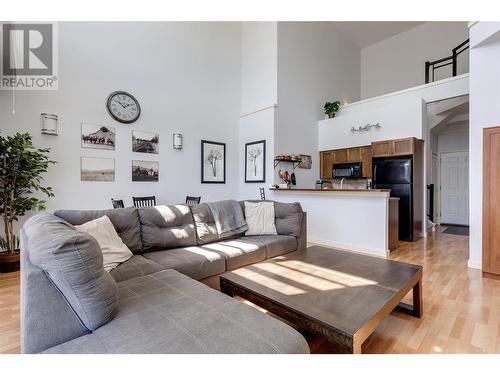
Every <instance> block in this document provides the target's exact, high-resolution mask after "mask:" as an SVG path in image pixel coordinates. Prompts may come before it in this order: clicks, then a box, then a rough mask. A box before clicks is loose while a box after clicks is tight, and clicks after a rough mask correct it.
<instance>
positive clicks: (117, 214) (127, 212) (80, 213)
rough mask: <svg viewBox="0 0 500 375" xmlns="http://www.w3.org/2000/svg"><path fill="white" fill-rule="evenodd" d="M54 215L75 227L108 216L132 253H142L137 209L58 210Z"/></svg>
mask: <svg viewBox="0 0 500 375" xmlns="http://www.w3.org/2000/svg"><path fill="white" fill-rule="evenodd" d="M54 215H56V216H58V217H60V218H63V219H64V220H66V221H68V222H69V223H71V224H73V225H81V224H83V223H86V222H88V221H91V220H94V219H97V218H100V217H102V216H104V215H106V216H107V217H109V219H110V220H111V222H112V223H113V226H114V227H115V229H116V232H117V233H118V235H119V236H120V238H121V239H122V241H123V242H124V243H125V245H127V247H128V248H129V249H130V251H132V252H133V253H134V254H138V253H140V252H141V251H142V242H141V226H140V224H139V216H138V214H137V209H135V208H133V207H129V208H117V209H113V210H58V211H55V212H54Z"/></svg>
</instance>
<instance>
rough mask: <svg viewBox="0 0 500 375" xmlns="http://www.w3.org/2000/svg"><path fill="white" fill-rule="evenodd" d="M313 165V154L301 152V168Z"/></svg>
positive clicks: (308, 167) (309, 167)
mask: <svg viewBox="0 0 500 375" xmlns="http://www.w3.org/2000/svg"><path fill="white" fill-rule="evenodd" d="M311 165H312V158H311V155H303V154H300V163H299V168H302V169H311Z"/></svg>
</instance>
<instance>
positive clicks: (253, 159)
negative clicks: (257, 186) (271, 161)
mask: <svg viewBox="0 0 500 375" xmlns="http://www.w3.org/2000/svg"><path fill="white" fill-rule="evenodd" d="M245 182H266V141H257V142H250V143H246V144H245Z"/></svg>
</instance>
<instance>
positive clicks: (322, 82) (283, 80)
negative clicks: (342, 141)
mask: <svg viewBox="0 0 500 375" xmlns="http://www.w3.org/2000/svg"><path fill="white" fill-rule="evenodd" d="M359 61H360V50H359V48H358V47H357V46H356V45H354V43H352V42H351V41H350V40H349V39H347V38H346V37H345V36H344V35H343V34H342V33H341V32H340V31H339V30H338V29H337V28H336V27H335V26H334V25H333V24H331V23H328V22H279V23H278V108H277V109H276V124H275V153H276V154H277V155H278V154H281V153H285V154H308V155H311V156H312V168H311V169H300V168H297V169H295V174H296V178H297V186H298V187H314V182H315V180H316V179H317V178H318V177H319V160H318V159H319V156H318V147H317V143H318V131H317V126H315V124H316V123H317V122H318V120H320V119H322V118H324V112H323V105H324V104H325V101H327V100H330V101H331V100H337V99H339V100H342V101H347V102H352V101H355V100H358V99H359V84H360V81H359V69H360V65H359ZM283 167H284V165H280V166H279V167H278V168H277V169H280V168H283ZM288 170H289V171H291V168H288ZM278 180H279V179H276V181H278Z"/></svg>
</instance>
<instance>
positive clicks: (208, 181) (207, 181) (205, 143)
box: [201, 139, 226, 184]
mask: <svg viewBox="0 0 500 375" xmlns="http://www.w3.org/2000/svg"><path fill="white" fill-rule="evenodd" d="M209 145H212V146H216V147H217V146H219V147H222V161H223V162H222V168H223V173H222V180H211V179H207V178H206V175H207V174H206V173H205V164H206V163H205V148H206V146H209ZM213 173H214V175H216V174H217V171H213ZM214 177H215V176H214ZM201 183H202V184H225V183H226V144H225V143H222V142H214V141H207V140H205V139H202V140H201Z"/></svg>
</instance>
